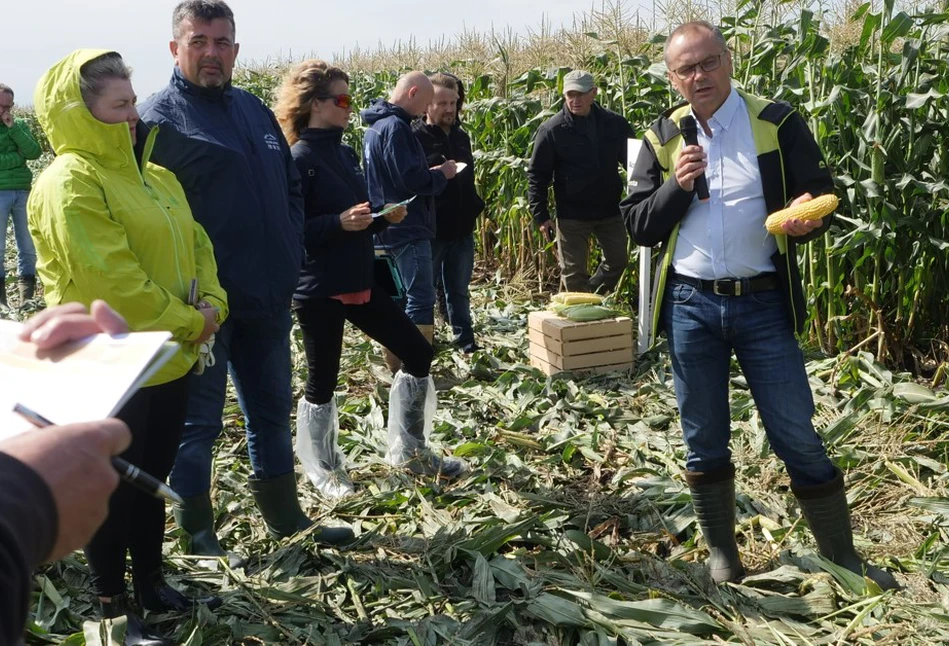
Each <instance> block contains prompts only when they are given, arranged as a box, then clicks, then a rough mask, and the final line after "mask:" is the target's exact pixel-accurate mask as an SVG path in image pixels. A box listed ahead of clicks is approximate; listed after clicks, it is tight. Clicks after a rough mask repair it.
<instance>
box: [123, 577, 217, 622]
mask: <svg viewBox="0 0 949 646" xmlns="http://www.w3.org/2000/svg"><path fill="white" fill-rule="evenodd" d="M134 578H135V600H136V601H137V602H138V605H140V606H141V607H142V608H143V609H145V610H150V611H152V612H191V611H192V610H194V608H195V606H198V605H205V606H207V607H208V610H214V609H216V608H220V607H221V604H223V603H224V600H223V599H221V597H217V596H214V595H210V594H209V595H205V596H203V597H189V596H188V595H186V594H184V593H183V592H181V591H180V590H177V589H175V588H173V587H171V586H170V585H168V582H167V581H165V577H164V576H162V573H161V571H160V570H158V571H156V572H151V573H149V574H146V575H145V576H143V577H141V579H142V580H139V577H134Z"/></svg>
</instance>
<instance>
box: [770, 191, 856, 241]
mask: <svg viewBox="0 0 949 646" xmlns="http://www.w3.org/2000/svg"><path fill="white" fill-rule="evenodd" d="M837 202H838V200H837V196H836V195H833V194H827V195H819V196H817V197H815V198H814V199H813V200H808V201H807V202H802V203H801V204H797V205H795V206H789V207H788V208H786V209H781V210H780V211H775V212H774V213H772V214H771V215H769V216H768V219H767V220H765V223H764V226H765V228H766V229H767V230H768V233H773V234H779V233H784V229H783V225H784V223H785V222H787V221H788V220H819V219H821V218H822V217H824V216H825V215H828V214H830V213H832V212H833V211H834V209H836V208H837Z"/></svg>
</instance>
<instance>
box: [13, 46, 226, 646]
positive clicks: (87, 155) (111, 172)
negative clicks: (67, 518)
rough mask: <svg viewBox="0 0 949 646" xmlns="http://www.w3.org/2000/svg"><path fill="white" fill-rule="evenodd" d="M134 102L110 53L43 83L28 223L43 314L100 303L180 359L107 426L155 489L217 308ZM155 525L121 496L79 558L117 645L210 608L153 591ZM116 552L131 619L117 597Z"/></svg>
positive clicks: (201, 246)
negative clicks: (122, 433) (123, 431)
mask: <svg viewBox="0 0 949 646" xmlns="http://www.w3.org/2000/svg"><path fill="white" fill-rule="evenodd" d="M135 102H136V97H135V93H134V91H133V89H132V85H131V82H130V70H129V69H128V68H127V67H126V65H125V63H124V62H123V60H122V58H121V56H120V55H119V54H117V53H116V52H110V51H106V50H78V51H75V52H73V53H72V54H70V55H68V56H66V57H65V58H64V59H62V60H60V61H59V62H58V63H56V64H55V65H53V66H52V67H51V68H50V69H49V70H48V71H47V72H46V73H45V74H44V75H43V77H42V78H41V79H40V82H39V84H38V85H37V89H36V95H35V97H34V105H35V107H36V115H37V118H38V119H39V121H40V123H41V125H42V126H43V129H44V131H45V132H46V135H47V137H48V138H49V141H50V144H51V145H52V146H53V149H54V150H55V151H56V154H57V157H56V159H55V160H54V161H53V163H52V164H51V165H50V166H49V168H47V169H46V170H45V171H44V172H43V174H42V175H41V176H40V177H39V179H38V181H37V183H36V186H35V188H34V190H33V192H32V194H31V196H30V200H29V204H28V212H29V222H30V232H31V234H32V235H33V238H34V240H35V241H36V247H37V255H38V257H39V264H38V273H39V276H40V279H41V280H42V282H43V286H44V291H45V296H46V301H47V304H49V305H57V304H60V303H66V302H70V301H76V302H79V303H83V304H85V305H89V304H90V303H92V302H93V301H94V300H95V299H100V298H101V299H104V300H106V301H107V302H108V303H110V304H111V305H112V306H113V307H114V308H115V310H116V311H117V312H118V313H119V314H120V315H121V316H122V317H123V318H125V320H126V321H127V322H128V325H129V328H130V329H131V330H132V331H142V330H164V331H168V332H171V334H172V338H173V339H174V340H175V341H176V342H177V343H178V345H179V346H180V350H179V352H178V353H177V354H176V355H175V356H173V357H172V358H171V359H170V360H168V362H167V363H165V365H164V366H163V367H162V368H161V369H159V371H158V372H157V373H156V374H155V375H154V376H153V377H152V378H151V379H150V380H149V381H148V382H147V383H146V385H145V387H143V388H142V389H140V390H139V391H138V392H136V393H135V395H133V396H132V398H131V399H130V400H129V401H128V403H127V404H126V405H125V406H124V407H123V408H122V409H121V410H120V411H119V413H118V414H117V417H118V418H119V419H121V420H122V421H123V422H125V423H126V424H127V425H128V427H129V429H130V430H131V432H132V442H131V445H130V446H129V448H128V449H126V450H125V452H124V453H122V454H121V457H122V458H124V459H126V460H128V461H129V462H130V463H132V464H135V465H137V466H139V467H140V468H141V469H142V470H144V471H146V472H148V473H150V474H151V475H153V476H155V477H156V478H157V479H158V480H159V481H164V480H165V479H166V478H167V476H168V474H169V472H170V471H171V468H172V465H173V464H174V460H175V455H176V453H177V451H178V443H179V440H180V437H181V433H182V431H183V429H184V420H185V411H186V406H187V401H188V380H187V379H186V376H187V374H188V373H189V372H190V371H191V370H192V368H193V367H194V365H195V363H196V362H197V361H198V359H199V355H200V351H201V345H202V344H205V343H206V342H207V341H208V340H209V339H210V338H211V336H212V335H213V333H214V332H215V331H216V330H217V329H218V327H219V325H220V323H221V322H222V321H223V320H224V318H225V317H226V316H227V312H228V305H227V296H226V294H225V293H224V290H223V289H221V286H220V284H219V282H218V279H217V265H216V263H215V260H214V254H213V251H212V247H211V241H210V240H209V238H208V236H207V234H206V233H205V231H204V229H203V228H202V227H201V226H200V225H199V224H198V223H197V222H195V220H194V218H193V217H192V214H191V210H190V208H189V206H188V201H187V199H186V198H185V195H184V192H183V190H182V188H181V185H180V184H179V183H178V181H177V180H176V179H175V177H174V175H172V174H171V173H170V172H169V171H167V170H166V169H164V168H161V167H159V166H156V165H154V164H151V163H149V156H150V154H151V150H152V147H153V146H154V141H155V138H156V136H158V135H159V132H158V129H157V128H153V129H152V130H151V132H150V133H149V135H148V137H147V138H146V139H144V140H142V141H138V142H137V141H136V130H137V125H138V113H137V111H136V109H135ZM192 292H193V293H192ZM191 301H193V304H192V302H191ZM165 520H166V517H165V508H164V501H163V499H161V498H157V497H154V496H151V495H148V494H146V493H145V492H143V491H140V490H139V489H136V488H133V487H131V486H130V485H129V484H127V483H122V484H120V485H119V486H118V488H117V489H116V491H115V493H114V494H113V495H112V497H111V499H110V502H109V515H108V517H107V519H106V520H105V522H104V524H103V525H102V527H100V528H99V530H98V531H97V532H96V534H95V535H94V536H93V537H92V539H91V540H90V541H89V543H88V544H87V545H86V547H85V553H86V558H87V560H88V563H89V569H90V571H91V574H92V584H93V587H94V588H95V591H96V593H97V595H98V597H99V602H100V606H101V613H102V616H103V617H118V616H121V615H126V616H127V617H128V626H129V629H128V635H127V638H126V643H127V644H129V643H136V644H165V643H171V642H170V641H169V640H167V639H165V638H163V637H162V636H160V635H157V634H155V633H154V632H153V631H152V630H151V629H150V628H148V627H147V626H145V625H144V624H143V622H142V621H141V620H140V619H139V618H138V615H137V612H138V610H139V609H141V610H150V611H157V612H168V611H179V612H184V611H190V610H191V609H192V607H193V606H194V604H196V603H205V604H207V605H208V606H209V607H212V608H213V607H217V606H218V605H220V604H221V599H220V598H217V597H213V596H205V597H203V598H197V599H196V598H191V597H189V596H186V595H185V594H183V593H182V592H180V591H178V590H177V589H176V588H173V587H172V586H170V585H169V584H168V583H167V582H166V581H165V579H164V576H163V574H162V552H161V546H162V540H163V537H164V530H165ZM127 552H128V553H130V554H131V557H132V559H131V560H132V581H133V584H134V592H135V595H134V597H135V602H136V604H137V606H138V608H135V607H134V606H133V604H132V603H131V601H130V599H129V598H128V597H127V595H126V584H125V564H126V553H127Z"/></svg>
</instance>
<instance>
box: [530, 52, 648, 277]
mask: <svg viewBox="0 0 949 646" xmlns="http://www.w3.org/2000/svg"><path fill="white" fill-rule="evenodd" d="M596 93H597V88H596V85H595V84H594V82H593V76H592V75H591V74H590V73H589V72H584V71H582V70H575V71H573V72H570V73H568V74H567V75H566V76H564V79H563V94H564V104H563V109H562V110H561V111H560V112H558V113H557V114H555V115H554V116H552V117H551V118H550V119H548V120H547V121H545V122H544V123H543V124H542V125H541V126H540V128H538V130H537V135H536V136H535V138H534V152H533V154H532V155H531V161H530V166H529V167H528V169H527V180H528V188H527V199H528V201H529V202H530V208H531V213H532V214H533V216H534V221H535V222H536V223H537V225H538V226H539V227H540V229H541V231H542V232H543V233H544V235H545V236H546V237H548V238H551V239H552V238H553V237H554V222H553V221H552V220H551V219H550V210H549V208H548V205H547V202H548V200H547V191H548V188H550V183H551V181H553V184H554V199H555V201H556V205H557V223H556V227H557V239H558V248H559V251H560V271H561V281H562V282H563V285H564V287H565V288H566V289H567V291H571V292H608V291H612V289H613V288H614V287H616V283H617V282H618V281H619V279H620V276H622V275H623V270H624V269H626V264H627V262H628V257H629V256H628V253H627V235H626V227H625V225H624V224H623V218H622V217H620V212H619V202H620V199H621V198H622V195H623V180H622V179H621V178H620V174H619V168H620V165H622V166H623V167H624V168H625V167H626V156H627V153H626V149H627V144H626V140H627V139H629V138H630V137H632V136H633V129H632V127H630V125H629V122H628V121H627V120H626V118H625V117H623V116H621V115H618V114H616V113H615V112H610V111H609V110H607V109H605V108H602V107H600V106H599V105H597V104H596V101H595V100H596ZM591 235H593V236H596V239H597V242H599V243H600V247H601V248H602V249H603V262H602V263H600V266H599V267H598V268H597V270H596V272H595V273H594V274H593V276H592V277H591V276H590V274H589V273H588V262H589V249H590V236H591Z"/></svg>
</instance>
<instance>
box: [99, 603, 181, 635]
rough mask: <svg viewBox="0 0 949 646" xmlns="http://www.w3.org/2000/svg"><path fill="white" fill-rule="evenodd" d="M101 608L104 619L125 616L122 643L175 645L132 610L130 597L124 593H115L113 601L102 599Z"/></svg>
mask: <svg viewBox="0 0 949 646" xmlns="http://www.w3.org/2000/svg"><path fill="white" fill-rule="evenodd" d="M99 608H100V612H101V615H102V618H103V619H115V618H117V617H122V616H124V617H125V622H126V623H125V640H124V641H123V642H122V643H123V644H125V645H126V646H174V644H175V642H174V641H173V640H171V639H167V638H165V637H163V636H161V635H160V634H158V633H157V632H155V630H154V629H152V628H151V627H150V626H149V625H148V624H146V623H145V622H144V621H142V619H141V617H139V616H138V615H136V614H135V613H134V612H132V611H131V609H130V608H129V603H128V597H126V595H124V594H117V595H115V596H114V597H112V600H111V601H100V602H99Z"/></svg>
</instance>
